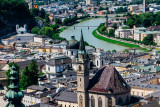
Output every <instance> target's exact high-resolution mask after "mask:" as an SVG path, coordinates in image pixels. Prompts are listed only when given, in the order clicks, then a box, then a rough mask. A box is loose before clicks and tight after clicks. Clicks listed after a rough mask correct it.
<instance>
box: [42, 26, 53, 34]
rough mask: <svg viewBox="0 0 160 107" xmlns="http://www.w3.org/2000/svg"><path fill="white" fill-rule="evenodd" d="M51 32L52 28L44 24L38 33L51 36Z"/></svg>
mask: <svg viewBox="0 0 160 107" xmlns="http://www.w3.org/2000/svg"><path fill="white" fill-rule="evenodd" d="M52 32H53V29H52V28H50V27H47V26H44V27H42V28H41V30H40V31H39V34H40V35H45V36H49V37H51V36H52Z"/></svg>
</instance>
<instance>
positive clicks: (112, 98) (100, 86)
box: [76, 30, 130, 107]
mask: <svg viewBox="0 0 160 107" xmlns="http://www.w3.org/2000/svg"><path fill="white" fill-rule="evenodd" d="M76 62H77V103H78V104H77V107H112V106H115V105H124V104H127V103H129V102H130V86H129V85H128V84H127V83H126V82H125V80H124V79H123V78H122V77H121V75H120V74H119V72H118V71H117V70H116V69H115V68H114V67H113V66H103V67H100V69H99V70H98V71H97V73H96V74H95V76H94V77H93V78H92V79H89V71H88V67H87V66H88V62H89V57H88V54H87V52H86V50H85V44H84V38H83V33H82V30H81V39H80V45H79V51H78V58H77V60H76Z"/></svg>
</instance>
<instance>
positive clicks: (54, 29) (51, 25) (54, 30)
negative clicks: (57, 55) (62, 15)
mask: <svg viewBox="0 0 160 107" xmlns="http://www.w3.org/2000/svg"><path fill="white" fill-rule="evenodd" d="M49 26H50V27H51V28H52V29H53V32H54V33H56V32H57V31H58V28H59V27H60V26H59V24H54V25H53V24H50V25H49Z"/></svg>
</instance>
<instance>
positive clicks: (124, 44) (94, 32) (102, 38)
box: [92, 30, 147, 51]
mask: <svg viewBox="0 0 160 107" xmlns="http://www.w3.org/2000/svg"><path fill="white" fill-rule="evenodd" d="M92 34H93V36H94V37H96V38H97V39H100V40H103V41H105V42H108V43H112V44H116V45H120V46H124V47H128V48H139V49H140V50H143V51H147V49H146V48H142V47H141V46H139V45H135V44H130V43H125V42H121V41H117V40H113V39H111V38H109V37H106V36H102V35H100V34H98V33H97V30H94V31H93V32H92Z"/></svg>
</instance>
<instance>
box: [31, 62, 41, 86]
mask: <svg viewBox="0 0 160 107" xmlns="http://www.w3.org/2000/svg"><path fill="white" fill-rule="evenodd" d="M29 71H30V77H31V82H32V85H37V83H38V73H39V70H38V65H37V62H36V61H35V60H32V61H31V63H30V66H29Z"/></svg>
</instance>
